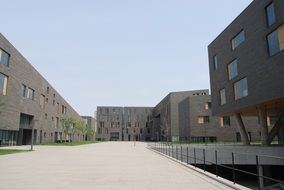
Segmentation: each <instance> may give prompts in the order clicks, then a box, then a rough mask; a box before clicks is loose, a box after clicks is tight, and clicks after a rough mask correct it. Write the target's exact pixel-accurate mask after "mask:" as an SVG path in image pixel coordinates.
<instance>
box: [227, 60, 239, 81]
mask: <svg viewBox="0 0 284 190" xmlns="http://www.w3.org/2000/svg"><path fill="white" fill-rule="evenodd" d="M233 64H235V65H236V72H231V71H233V70H231V69H230V68H235V67H230V66H233ZM227 72H228V78H229V80H232V79H234V78H236V77H237V76H238V74H239V73H238V59H234V60H233V61H231V62H230V63H229V64H228V65H227ZM232 74H235V75H232Z"/></svg>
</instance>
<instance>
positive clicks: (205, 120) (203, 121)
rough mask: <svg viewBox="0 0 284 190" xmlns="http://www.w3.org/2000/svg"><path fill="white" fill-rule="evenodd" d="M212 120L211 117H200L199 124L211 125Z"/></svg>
mask: <svg viewBox="0 0 284 190" xmlns="http://www.w3.org/2000/svg"><path fill="white" fill-rule="evenodd" d="M209 122H210V119H209V116H199V117H198V123H199V124H205V123H209Z"/></svg>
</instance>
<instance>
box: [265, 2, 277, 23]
mask: <svg viewBox="0 0 284 190" xmlns="http://www.w3.org/2000/svg"><path fill="white" fill-rule="evenodd" d="M265 12H266V20H267V25H268V26H271V25H272V24H274V23H275V21H276V17H275V11H274V4H273V3H271V4H269V5H268V6H267V7H266V8H265Z"/></svg>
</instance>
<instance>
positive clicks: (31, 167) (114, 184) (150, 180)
mask: <svg viewBox="0 0 284 190" xmlns="http://www.w3.org/2000/svg"><path fill="white" fill-rule="evenodd" d="M34 149H35V151H33V152H25V153H18V154H11V155H3V156H0V190H19V189H21V190H22V189H23V190H54V189H58V190H59V189H60V190H77V189H82V190H93V189H95V190H160V189H161V190H187V189H198V190H201V189H206V190H209V189H210V190H214V189H230V188H229V187H227V186H225V185H222V184H220V183H218V182H217V181H215V180H213V179H211V178H208V177H206V176H204V175H202V174H199V173H198V172H196V171H193V170H191V169H189V168H186V167H184V166H182V165H180V164H178V163H176V162H174V161H171V160H169V159H167V158H165V157H163V156H161V155H159V154H157V153H155V152H153V151H151V150H148V149H147V148H146V143H142V142H137V143H136V145H135V146H134V143H133V142H103V143H97V144H89V145H82V146H74V147H63V146H60V147H58V146H35V147H34Z"/></svg>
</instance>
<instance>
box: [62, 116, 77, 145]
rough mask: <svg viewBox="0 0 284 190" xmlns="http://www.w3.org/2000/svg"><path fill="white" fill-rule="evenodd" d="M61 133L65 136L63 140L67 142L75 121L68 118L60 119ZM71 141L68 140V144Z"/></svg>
mask: <svg viewBox="0 0 284 190" xmlns="http://www.w3.org/2000/svg"><path fill="white" fill-rule="evenodd" d="M61 123H62V128H63V133H64V135H65V140H67V137H68V134H69V133H70V132H71V131H72V130H73V129H74V125H75V123H76V121H75V119H73V118H71V117H69V118H63V119H61ZM70 141H71V139H70V138H69V142H70Z"/></svg>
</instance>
